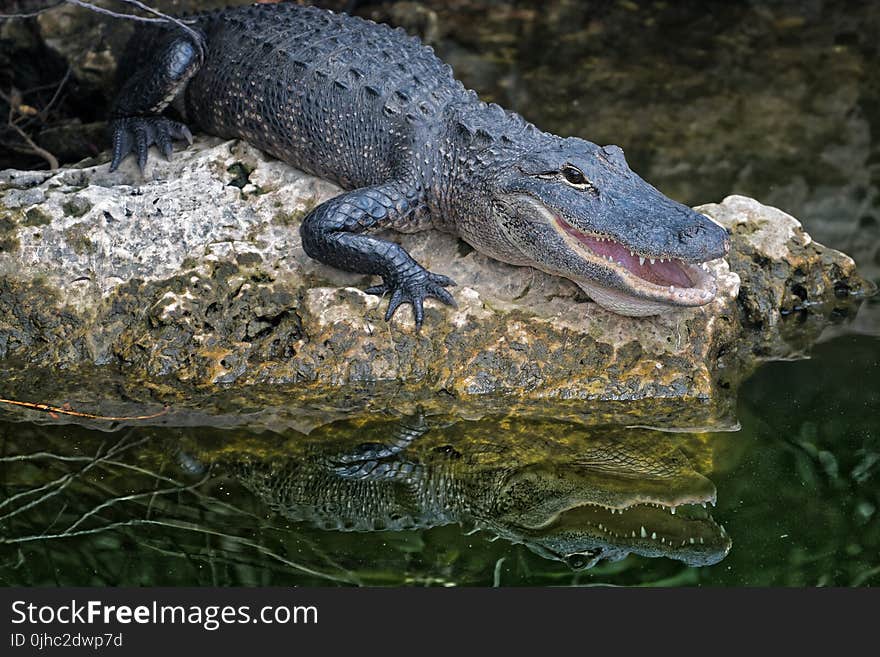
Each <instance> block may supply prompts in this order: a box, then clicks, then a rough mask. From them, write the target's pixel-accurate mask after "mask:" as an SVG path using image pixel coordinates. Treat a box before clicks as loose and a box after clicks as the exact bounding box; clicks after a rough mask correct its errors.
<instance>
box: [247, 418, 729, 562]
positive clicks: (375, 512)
mask: <svg viewBox="0 0 880 657" xmlns="http://www.w3.org/2000/svg"><path fill="white" fill-rule="evenodd" d="M369 431H370V432H371V433H376V434H381V433H385V432H387V438H386V440H385V441H384V442H361V443H359V444H356V443H355V441H356V440H357V437H356V434H355V435H354V436H353V435H352V432H342V431H339V432H337V431H331V435H334V434H337V433H348V436H349V437H348V438H346V439H345V440H326V439H316V440H310V441H309V446H308V449H307V453H306V455H304V456H300V457H297V458H286V459H281V460H278V459H268V460H246V461H243V462H241V463H240V464H237V465H238V467H236V468H235V469H236V471H237V472H238V473H239V475H238V476H239V477H240V478H241V481H242V482H243V483H244V485H245V486H246V487H247V488H248V489H250V490H252V491H253V492H255V493H256V494H257V495H258V496H259V497H260V498H261V499H263V500H264V501H265V502H266V503H267V504H269V505H270V506H271V507H272V508H273V509H275V510H276V511H278V512H279V513H281V514H282V515H284V516H285V517H287V518H290V519H291V520H297V521H307V522H309V523H312V524H314V525H315V526H318V527H321V528H323V529H328V530H339V531H375V530H401V529H423V528H428V527H435V526H439V525H447V524H452V523H460V524H462V525H464V526H471V525H473V526H474V527H476V528H479V529H483V530H486V531H489V532H491V533H493V534H495V535H496V536H499V537H502V538H504V539H506V540H508V541H510V542H512V543H523V544H525V545H526V546H527V547H528V548H529V549H531V550H532V551H534V552H535V553H537V554H539V555H541V556H543V557H545V558H548V559H555V560H559V561H563V562H565V563H567V564H568V565H569V566H571V567H572V568H575V569H584V568H590V567H592V566H594V565H596V564H597V563H598V562H600V561H601V560H609V561H617V560H620V559H622V558H624V557H626V556H627V555H629V554H630V553H635V554H640V555H643V556H647V557H660V556H665V557H670V558H673V559H677V560H680V561H683V562H685V563H687V564H690V565H706V564H712V563H716V562H718V561H720V560H721V559H723V558H724V556H725V555H726V554H727V552H728V550H729V549H730V539H729V538H728V537H727V535H726V532H725V530H724V528H723V527H722V526H720V525H718V524H717V523H716V522H715V521H714V520H713V518H712V516H711V514H710V513H709V510H708V508H707V506H708V505H714V503H715V495H716V493H715V486H714V484H713V483H712V482H711V481H710V480H709V479H707V478H706V477H705V476H703V475H702V474H700V473H698V472H697V471H696V470H694V468H693V465H692V464H691V462H690V461H689V460H688V459H687V457H686V456H685V455H684V454H683V452H682V451H681V450H680V449H679V448H678V447H677V446H676V445H675V443H674V442H673V441H669V440H668V439H663V438H660V439H658V438H657V437H656V436H652V437H651V438H647V437H646V436H644V435H643V434H644V432H637V431H630V432H627V431H625V430H624V431H621V430H611V429H608V430H605V431H597V432H593V431H588V430H586V429H584V428H580V427H577V426H576V425H568V424H563V423H555V422H549V421H544V422H527V421H526V422H523V421H518V422H515V423H511V422H510V421H509V420H508V421H504V422H497V421H489V420H484V421H481V422H478V423H466V422H465V423H457V424H454V425H452V426H447V427H441V428H438V429H431V428H430V426H429V423H427V422H426V421H425V420H424V418H417V417H413V418H409V419H408V420H406V421H404V422H403V423H401V425H400V426H398V427H396V428H389V427H388V425H381V426H380V427H373V428H371V429H370V430H369ZM353 439H354V440H353Z"/></svg>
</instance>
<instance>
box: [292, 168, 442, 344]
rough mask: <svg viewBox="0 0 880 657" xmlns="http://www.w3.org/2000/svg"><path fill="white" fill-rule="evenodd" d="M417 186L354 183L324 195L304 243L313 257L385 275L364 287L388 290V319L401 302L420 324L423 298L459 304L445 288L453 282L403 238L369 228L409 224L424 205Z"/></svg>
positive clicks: (304, 229)
mask: <svg viewBox="0 0 880 657" xmlns="http://www.w3.org/2000/svg"><path fill="white" fill-rule="evenodd" d="M420 203H421V202H420V200H419V190H418V189H417V188H416V187H415V186H413V185H408V184H407V183H403V182H389V183H385V184H382V185H376V186H374V187H364V188H362V189H356V190H354V191H352V192H348V193H347V194H343V195H341V196H337V197H336V198H332V199H330V200H329V201H326V202H324V203H322V204H321V205H319V206H318V207H317V208H315V209H314V210H312V212H311V213H309V215H308V216H307V217H306V218H305V219H304V220H303V222H302V225H301V226H300V234H301V235H302V242H303V248H304V249H305V252H306V253H307V254H308V255H309V256H310V257H312V258H315V260H319V261H320V262H323V263H324V264H326V265H330V266H332V267H336V268H338V269H344V270H345V271H352V272H357V273H359V274H374V275H378V276H381V277H382V284H381V285H375V286H373V287H370V288H368V289H367V290H365V291H366V292H367V293H369V294H380V295H385V294H388V293H390V294H391V297H390V300H389V302H388V311H387V312H386V313H385V320H386V321H387V320H389V319H391V317H392V316H393V315H394V312H395V311H396V310H397V309H398V308H399V307H400V305H401V304H404V303H409V304H412V307H413V315H414V317H415V322H416V328H420V327H421V326H422V322H423V321H424V319H425V311H424V300H425V299H426V298H428V297H433V298H435V299H439V300H440V301H442V302H443V303H445V304H446V305H448V306H453V307H455V300H454V299H453V298H452V295H451V294H449V292H447V291H446V290H445V289H444V288H445V287H447V286H450V285H455V283H454V282H453V281H452V280H451V279H449V278H447V277H446V276H443V275H441V274H434V273H432V272H429V271H428V270H427V269H425V268H424V267H422V266H421V265H420V264H419V263H417V262H416V261H415V260H413V258H412V256H410V255H409V253H407V252H406V250H404V248H403V247H401V246H400V245H399V244H395V243H394V242H387V241H385V240H381V239H378V238H376V237H372V236H370V235H366V234H365V233H366V232H367V231H370V230H375V229H379V228H389V227H396V226H405V225H406V222H407V221H413V220H414V218H415V215H416V214H417V213H418V210H419V209H420Z"/></svg>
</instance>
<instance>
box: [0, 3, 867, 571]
mask: <svg viewBox="0 0 880 657" xmlns="http://www.w3.org/2000/svg"><path fill="white" fill-rule="evenodd" d="M401 4H405V3H401ZM422 5H423V6H425V7H427V8H428V9H429V10H430V12H433V13H428V14H423V13H416V14H412V15H406V14H399V15H397V20H398V21H399V22H404V23H407V24H412V26H413V27H414V29H419V30H427V31H428V32H429V35H428V36H429V37H430V39H431V40H432V42H433V45H434V46H435V48H436V50H437V51H438V53H439V54H440V55H441V56H443V57H444V58H446V59H447V60H449V61H450V62H451V63H452V64H453V65H454V66H455V69H456V71H457V72H458V74H459V75H460V77H461V78H462V79H463V80H464V81H465V82H466V83H467V84H468V85H469V86H471V87H473V88H476V89H478V90H479V91H480V92H481V93H483V94H484V95H485V96H486V97H487V99H490V100H495V101H497V102H499V103H501V104H503V105H505V106H507V107H511V108H513V109H517V110H518V111H520V112H522V113H523V114H525V115H526V116H527V117H528V118H529V119H531V120H533V121H535V122H536V123H538V125H540V126H541V127H542V128H544V129H547V130H552V131H555V132H559V133H561V134H577V135H580V136H583V137H587V138H590V139H592V140H594V141H597V142H599V143H617V144H620V145H621V146H623V147H624V148H625V149H626V151H627V156H628V158H629V160H630V161H631V163H632V165H633V168H634V169H636V170H637V171H638V172H639V173H640V174H642V175H643V176H644V177H645V178H647V179H648V180H649V181H651V182H652V183H654V184H655V185H657V186H658V187H659V188H660V189H662V190H663V191H665V192H666V193H668V194H670V195H671V196H673V197H675V198H677V199H679V200H682V201H684V202H687V203H690V204H697V203H703V202H710V201H717V200H720V198H722V197H723V196H725V195H727V194H730V193H741V194H747V195H750V196H754V197H755V198H758V199H759V200H761V201H763V202H766V203H770V204H774V205H777V206H779V207H781V208H783V209H785V210H787V211H789V212H791V213H792V214H794V215H796V216H798V217H799V218H801V219H802V220H803V221H804V224H805V227H806V229H807V230H808V231H809V232H810V233H811V234H812V235H813V236H814V237H816V238H817V239H819V240H820V241H822V242H824V243H826V244H828V245H829V246H832V247H835V248H839V249H842V250H845V251H847V252H849V253H851V254H852V255H853V256H854V257H855V258H856V260H857V262H858V263H859V265H860V267H861V269H862V271H863V273H864V274H865V275H866V276H867V277H869V278H872V279H874V280H875V281H877V280H878V279H880V139H877V137H876V135H877V134H878V133H880V65H878V64H880V51H878V46H877V42H876V34H878V33H880V9H878V8H877V5H876V4H872V3H842V2H841V3H832V2H820V1H816V2H810V3H800V2H798V3H795V2H774V3H769V4H765V3H754V4H753V3H745V2H744V3H695V2H694V3H664V2H609V1H605V2H574V1H571V2H566V1H563V0H559V1H556V2H542V3H534V2H532V3H529V2H513V3H499V2H488V1H487V2H466V1H460V2H451V3H440V2H428V3H422ZM363 11H364V12H365V13H367V14H369V13H371V12H377V13H378V14H379V15H377V17H378V18H385V17H387V16H388V14H389V13H390V12H391V11H392V8H389V6H387V5H379V6H378V7H368V8H365V9H364V10H363ZM383 12H384V15H383ZM414 16H415V18H414ZM878 336H880V302H878V301H877V299H873V300H871V301H869V302H867V303H866V304H864V305H863V307H862V308H861V310H860V312H859V314H858V316H857V317H855V319H854V320H853V321H851V322H850V323H848V324H847V325H846V326H837V327H834V328H833V331H832V329H829V332H828V333H826V335H825V336H824V337H823V339H822V341H820V343H819V344H818V345H816V346H815V347H814V348H813V350H812V358H811V359H809V360H801V361H796V362H776V363H768V364H765V365H763V366H762V367H761V368H760V369H758V370H757V372H755V373H754V374H753V375H752V376H751V377H750V378H749V379H748V380H747V381H745V382H744V383H743V385H742V386H741V387H740V388H739V390H731V391H730V393H729V394H730V395H731V399H730V404H731V406H732V408H733V410H734V412H733V416H735V421H736V422H738V423H739V430H736V431H728V430H725V431H719V432H712V431H709V432H693V431H691V432H669V431H662V432H661V431H657V430H651V429H646V428H627V427H626V426H617V425H614V424H609V423H608V421H607V420H601V421H600V420H597V418H598V417H599V416H600V415H601V413H596V412H594V411H595V409H592V410H589V411H588V410H584V412H583V414H582V415H581V416H580V417H571V414H570V413H567V414H566V417H567V418H568V419H566V420H565V421H561V420H559V419H557V418H558V414H557V413H555V412H554V409H553V408H546V409H543V411H542V412H536V411H533V412H530V413H528V414H517V415H509V416H504V417H499V416H494V415H489V416H485V417H481V416H480V415H479V414H468V415H467V416H466V417H462V412H461V409H460V408H457V407H456V406H455V405H454V403H453V402H452V401H450V404H449V407H448V408H443V407H442V406H440V407H437V408H432V409H431V412H430V413H429V414H427V415H425V416H421V417H420V416H418V414H413V413H412V412H411V409H408V410H407V411H406V413H405V414H404V413H403V412H402V411H401V410H400V409H398V408H397V407H396V406H395V402H394V400H392V399H389V400H387V404H383V403H379V404H375V405H374V406H376V407H378V408H383V407H384V408H385V409H386V410H385V412H382V413H374V414H373V416H372V417H370V418H369V419H366V420H365V419H364V416H363V414H362V413H360V412H359V411H358V409H351V410H352V412H351V414H350V417H345V414H344V413H338V412H337V413H336V414H335V416H336V417H338V418H339V419H336V420H335V421H332V422H330V421H327V418H326V417H325V416H323V415H322V414H321V412H320V409H319V410H317V411H315V412H311V411H308V410H304V411H303V415H304V417H305V416H306V415H307V416H308V420H306V419H303V421H302V422H301V423H297V422H290V421H285V422H279V423H278V424H277V426H273V425H272V423H271V422H268V423H267V422H266V421H265V419H264V418H263V419H261V421H260V423H259V424H258V425H257V424H253V425H252V426H249V425H248V423H247V422H243V423H239V424H238V425H237V426H231V427H230V426H229V424H230V423H229V422H228V421H227V422H226V425H227V426H226V427H225V428H224V427H218V426H211V424H212V423H211V422H210V415H207V414H206V415H204V416H196V415H192V417H191V418H190V420H189V421H187V422H176V424H177V426H171V424H170V423H169V424H168V426H163V424H162V423H161V422H159V423H153V424H152V425H151V426H142V427H126V428H121V429H116V430H98V429H96V428H94V427H96V426H99V425H98V424H96V423H91V424H88V423H84V425H85V426H82V425H77V424H65V423H64V418H63V417H59V418H52V417H49V416H45V415H40V414H38V413H35V412H25V411H21V410H19V409H14V408H5V407H4V408H3V409H0V413H2V415H0V583H2V584H4V585H13V584H14V585H57V584H63V585H169V584H170V585H184V584H218V585H239V584H244V585H290V584H302V585H315V584H317V585H343V584H383V585H402V584H407V585H440V586H443V585H480V586H491V585H502V586H513V585H542V584H550V585H591V584H612V585H643V584H644V585H657V584H664V585H770V584H772V585H810V586H812V585H846V586H850V585H857V586H870V585H873V586H876V585H878V584H880V521H878V518H880V337H878ZM41 392H43V391H41V390H35V391H34V394H33V396H32V399H45V400H46V401H52V402H57V403H59V404H60V403H62V402H63V401H65V399H58V400H56V399H47V398H45V396H44V395H43V394H41ZM74 401H75V400H74ZM291 406H295V404H294V403H293V400H292V401H291ZM658 412H659V411H658ZM290 413H293V415H294V416H295V415H296V413H295V412H292V411H291V412H289V414H290ZM625 415H626V413H620V414H618V416H621V417H622V416H625ZM316 417H320V418H322V419H321V420H320V421H317V420H315V419H314V418H316ZM227 420H228V418H227ZM640 424H644V425H646V426H647V425H651V421H650V418H646V421H645V422H644V423H642V422H640ZM658 424H661V423H660V422H658ZM662 424H663V426H665V427H667V428H668V427H669V426H670V422H669V417H668V414H667V416H666V417H665V418H664V421H663V422H662ZM673 424H674V423H673ZM731 424H732V422H731V421H730V419H729V418H728V421H727V422H726V423H725V425H726V426H725V428H727V429H730V428H733V427H731V426H730V425H731ZM180 425H183V426H180ZM88 427H92V428H88ZM112 427H113V425H110V428H111V429H112ZM307 428H308V429H309V430H308V431H307ZM709 501H714V502H715V504H714V505H712V504H707V508H705V509H704V508H703V506H702V503H703V502H709ZM652 505H659V507H662V508H658V506H652ZM671 506H675V507H676V513H675V515H672V514H671V513H670V511H669V507H671ZM612 507H615V508H616V507H621V508H624V507H625V508H626V510H625V511H624V512H623V513H622V514H618V513H611V511H610V510H609V509H610V508H612ZM600 525H601V528H600ZM722 526H723V528H724V529H723V530H722V529H721V527H722ZM643 527H644V530H645V531H644V534H645V537H644V538H643V537H642V528H643ZM633 534H635V535H633ZM654 534H656V537H657V538H656V539H655V538H651V536H652V535H654ZM662 539H668V542H667V541H665V540H662ZM691 539H694V541H693V543H692V542H691ZM701 539H702V540H701Z"/></svg>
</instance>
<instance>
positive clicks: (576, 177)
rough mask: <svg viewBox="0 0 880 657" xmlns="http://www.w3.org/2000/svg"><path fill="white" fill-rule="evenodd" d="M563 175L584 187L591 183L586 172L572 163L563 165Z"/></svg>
mask: <svg viewBox="0 0 880 657" xmlns="http://www.w3.org/2000/svg"><path fill="white" fill-rule="evenodd" d="M562 175H563V177H564V178H565V179H566V180H567V181H568V182H569V183H571V184H572V185H575V186H576V187H584V186H586V185H589V184H590V181H589V180H587V177H586V176H585V175H584V172H583V171H581V170H580V169H578V168H577V167H575V166H572V165H570V164H566V165H565V166H564V167H562Z"/></svg>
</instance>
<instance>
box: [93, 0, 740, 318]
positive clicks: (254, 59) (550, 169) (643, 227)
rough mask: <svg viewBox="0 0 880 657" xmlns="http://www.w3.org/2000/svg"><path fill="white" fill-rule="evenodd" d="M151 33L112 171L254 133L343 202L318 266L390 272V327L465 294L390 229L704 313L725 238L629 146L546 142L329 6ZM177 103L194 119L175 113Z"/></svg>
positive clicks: (331, 208)
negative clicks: (131, 161)
mask: <svg viewBox="0 0 880 657" xmlns="http://www.w3.org/2000/svg"><path fill="white" fill-rule="evenodd" d="M180 20H182V21H184V23H183V24H182V25H180V24H178V25H176V26H175V25H171V24H169V25H166V26H161V27H153V26H149V27H148V28H145V29H143V30H140V31H139V32H138V33H137V34H136V36H135V37H133V38H132V39H131V41H130V42H129V46H128V48H127V50H126V54H125V55H124V57H123V60H122V62H121V63H120V75H121V78H122V80H123V84H122V85H121V88H120V91H119V94H118V97H117V98H116V100H115V101H114V103H113V105H112V108H111V121H110V126H111V132H112V139H113V150H112V161H111V164H110V169H111V170H115V169H116V168H117V167H118V166H119V164H120V162H121V161H122V160H123V159H124V158H125V157H126V156H127V155H129V154H134V155H135V156H136V159H137V163H138V165H139V167H140V168H141V171H143V168H144V166H145V164H146V162H147V154H148V150H149V148H150V146H151V145H154V144H155V145H156V146H157V147H158V148H159V150H160V151H161V152H162V153H164V155H165V156H166V157H170V155H171V153H172V150H173V141H175V140H183V139H186V140H188V141H190V142H191V140H192V136H191V133H190V131H189V129H188V127H187V123H192V124H194V125H195V126H197V127H198V129H200V130H202V131H204V132H206V133H209V134H212V135H216V136H220V137H223V138H230V139H231V138H237V139H243V140H246V141H248V142H250V143H251V144H253V145H254V146H256V147H258V148H260V149H262V150H264V151H265V152H267V153H268V154H270V155H272V156H273V157H276V158H279V159H280V160H282V161H284V162H287V163H289V164H291V165H293V166H294V167H297V168H298V169H301V170H303V171H305V172H307V173H310V174H313V175H316V176H319V177H321V178H325V179H328V180H331V181H333V182H335V183H337V184H338V185H339V186H340V187H341V188H342V189H343V190H347V191H345V192H344V193H342V194H340V195H339V196H337V197H335V198H332V199H330V200H328V201H326V202H325V203H322V204H321V205H319V206H318V207H316V208H315V209H314V210H313V211H311V212H310V213H309V214H308V215H307V216H306V217H305V218H304V219H303V221H302V223H301V226H300V234H301V237H302V245H303V248H304V250H305V252H306V254H308V255H309V256H310V257H312V258H315V259H317V260H319V261H320V262H322V263H325V264H327V265H331V266H333V267H336V268H339V269H343V270H346V271H350V272H357V273H361V274H369V275H373V276H378V277H380V279H381V282H380V283H378V284H376V285H373V286H371V287H368V288H367V289H366V290H365V291H366V292H367V293H369V294H375V295H382V296H385V295H389V304H388V308H387V312H386V313H385V319H386V320H390V318H391V317H392V316H393V315H394V313H395V311H396V310H397V309H398V307H400V306H401V305H402V304H411V306H412V310H413V313H414V319H415V324H416V326H417V327H420V326H421V325H422V323H423V321H424V301H425V299H427V298H434V299H437V300H439V301H440V302H442V303H444V304H447V305H450V306H454V305H455V301H454V298H453V296H452V295H451V294H450V292H449V290H447V289H446V288H447V287H450V286H452V285H454V284H455V283H454V282H453V281H452V280H451V279H450V278H449V277H447V276H444V275H443V274H441V273H435V272H431V271H428V270H427V269H425V268H424V267H423V266H422V265H420V264H419V263H418V262H416V261H415V260H414V259H413V258H412V257H411V256H410V255H409V254H408V253H407V252H406V251H405V250H404V249H403V248H402V247H401V246H400V245H398V244H396V243H394V242H391V241H387V240H385V239H382V238H381V237H379V236H377V235H376V232H377V231H378V230H380V229H394V230H397V231H400V232H415V231H420V230H425V229H428V228H435V229H438V230H442V231H446V232H450V233H453V234H456V235H458V236H459V237H460V238H462V239H463V240H464V241H466V242H467V243H468V244H470V245H471V246H473V247H474V248H475V249H476V250H477V251H480V252H481V253H484V254H486V255H488V256H490V257H492V258H494V259H497V260H500V261H503V262H506V263H510V264H513V265H519V266H530V267H533V268H535V269H539V270H541V271H544V272H548V273H550V274H554V275H559V276H563V277H565V278H568V279H570V280H572V281H574V282H575V283H576V284H577V285H578V286H580V287H581V288H582V289H583V290H584V291H585V292H586V293H587V295H589V297H590V298H592V299H593V300H594V301H595V302H596V303H598V304H600V305H601V306H603V307H605V308H607V309H609V310H611V311H613V312H616V313H619V314H622V315H627V316H647V315H655V314H660V313H664V312H667V311H670V310H674V309H677V308H682V307H693V306H701V305H704V304H706V303H709V302H710V301H711V300H712V299H713V298H714V296H715V289H716V288H715V279H714V276H713V275H712V273H711V271H710V270H709V268H708V267H707V266H706V263H707V262H708V261H711V260H714V259H717V258H721V257H723V256H724V255H725V254H726V253H727V251H728V248H729V240H728V234H727V232H726V230H725V229H724V228H722V227H721V226H719V225H718V224H716V223H714V222H713V221H711V220H710V219H709V218H707V217H705V216H704V215H702V214H699V213H697V212H695V211H693V210H692V209H690V208H688V207H687V206H685V205H682V204H681V203H678V202H676V201H673V200H672V199H670V198H668V197H666V196H665V195H663V194H662V193H661V192H660V191H658V190H657V189H656V188H654V187H652V186H651V185H650V184H648V183H647V182H645V181H644V180H643V179H642V178H640V177H639V176H638V175H636V174H635V173H634V172H633V171H632V170H631V169H630V167H629V165H628V164H627V161H626V159H625V157H624V152H623V150H622V149H621V148H620V147H618V146H616V145H606V146H599V145H597V144H594V143H592V142H589V141H586V140H584V139H581V138H578V137H567V138H565V137H560V136H557V135H554V134H550V133H547V132H543V131H541V130H539V129H538V128H537V127H535V126H534V125H533V124H531V123H530V122H528V121H527V120H525V119H524V118H523V117H522V116H520V115H519V114H516V113H514V112H511V111H507V110H504V109H503V108H501V107H500V106H498V105H496V104H493V103H491V104H487V103H485V102H482V101H481V100H480V99H479V97H478V96H477V94H476V93H475V92H474V91H471V90H468V89H466V88H465V87H464V85H463V84H462V83H461V82H459V81H458V80H456V79H455V77H454V76H453V73H452V69H451V68H450V66H449V65H447V64H445V63H444V62H442V61H441V60H440V59H439V58H438V57H436V56H435V54H434V52H433V50H432V49H431V48H430V47H427V46H424V45H423V44H422V43H421V42H420V41H419V40H418V39H417V38H415V37H411V36H409V35H407V33H406V32H405V31H403V30H402V29H400V28H397V29H392V28H391V27H390V26H387V25H383V24H377V23H374V22H372V21H368V20H364V19H361V18H358V17H353V16H348V15H345V14H336V13H333V12H331V11H327V10H323V9H318V8H315V7H303V6H298V5H294V4H260V5H256V6H251V7H238V8H229V9H222V10H217V11H211V12H206V13H201V14H197V15H193V16H190V17H187V18H183V19H180ZM168 108H173V109H175V110H176V111H177V112H178V113H179V116H178V117H177V118H180V119H182V121H178V120H176V119H175V118H170V117H168V116H165V115H164V114H163V113H164V111H165V110H166V109H168Z"/></svg>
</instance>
